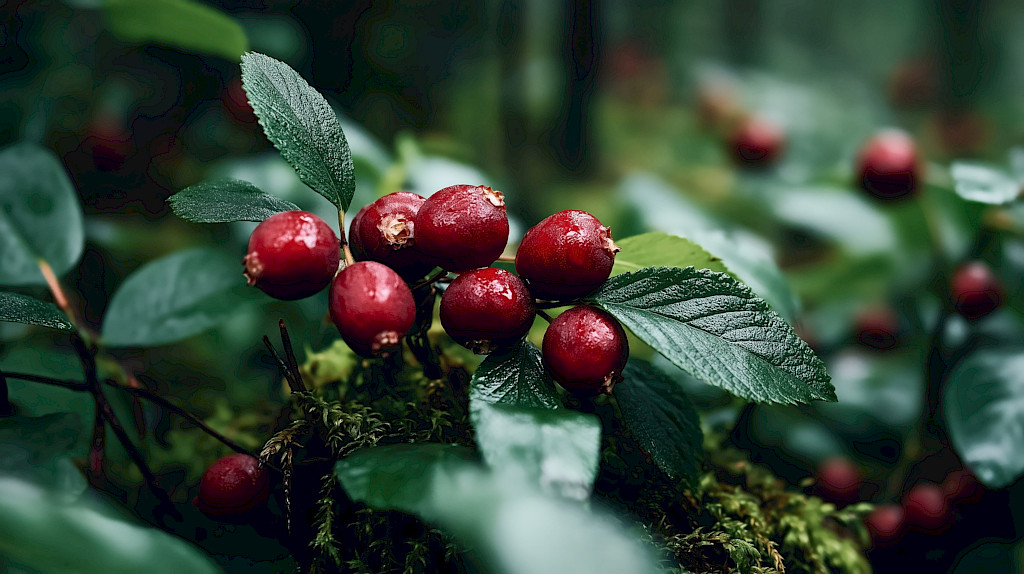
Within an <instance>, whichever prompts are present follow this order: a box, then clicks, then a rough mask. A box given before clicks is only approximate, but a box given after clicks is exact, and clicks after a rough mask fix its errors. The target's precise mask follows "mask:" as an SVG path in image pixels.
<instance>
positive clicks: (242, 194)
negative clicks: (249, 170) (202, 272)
mask: <svg viewBox="0 0 1024 574" xmlns="http://www.w3.org/2000/svg"><path fill="white" fill-rule="evenodd" d="M167 203H169V204H170V206H171V210H173V211H174V214H175V215H177V216H178V217H180V218H182V219H184V220H186V221H193V222H195V223H228V222H231V221H263V220H264V219H266V218H268V217H270V216H271V215H274V214H275V213H280V212H282V211H297V210H298V209H299V206H297V205H295V204H294V203H292V202H290V201H285V200H283V199H278V198H277V197H274V196H273V195H270V194H269V193H267V192H265V191H263V190H261V189H260V188H258V187H256V186H255V185H253V184H251V183H249V182H247V181H242V180H240V179H220V180H216V181H204V182H202V183H197V184H195V185H192V186H189V187H186V188H185V189H183V190H181V191H179V192H178V193H175V194H174V195H172V196H171V197H169V198H167Z"/></svg>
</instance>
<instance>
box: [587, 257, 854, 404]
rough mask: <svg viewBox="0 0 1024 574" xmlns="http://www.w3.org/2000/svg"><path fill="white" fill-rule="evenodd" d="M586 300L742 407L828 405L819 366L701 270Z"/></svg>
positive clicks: (623, 283) (742, 296)
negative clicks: (813, 402)
mask: <svg viewBox="0 0 1024 574" xmlns="http://www.w3.org/2000/svg"><path fill="white" fill-rule="evenodd" d="M589 299H590V300H592V301H593V302H595V303H597V304H598V305H600V306H601V307H603V308H604V309H606V310H607V311H608V312H609V313H611V314H612V315H614V316H615V317H616V318H617V319H618V320H619V321H621V322H622V324H623V325H625V326H626V327H627V328H629V329H630V330H631V331H633V333H634V334H635V335H636V336H637V337H639V338H640V339H641V340H643V341H644V342H645V343H647V344H648V345H650V346H651V347H653V348H654V349H655V350H657V351H658V352H660V353H661V354H662V355H664V356H665V357H666V358H667V359H669V360H670V361H672V363H674V364H675V365H676V366H678V367H679V368H681V369H683V370H685V371H686V372H688V373H690V374H692V375H693V376H695V377H697V378H698V379H701V380H702V381H704V382H706V383H708V384H711V385H715V386H718V387H722V388H723V389H726V390H727V391H729V392H731V393H733V394H735V395H737V396H740V397H743V398H745V399H749V400H753V401H758V402H769V403H806V402H810V401H811V400H814V399H820V400H828V401H834V400H836V395H835V389H833V388H832V385H831V384H829V376H828V373H826V372H825V365H824V364H823V363H822V362H821V360H820V359H818V357H816V356H815V355H814V351H812V350H811V348H810V347H808V346H807V343H805V342H803V341H802V340H801V339H800V338H799V337H797V336H796V334H795V333H794V332H793V329H792V328H791V327H790V326H789V325H788V324H786V322H785V321H783V320H782V318H781V317H779V316H778V314H776V313H775V312H774V311H772V310H771V309H770V308H769V307H768V304H767V303H765V302H764V300H762V299H760V298H759V297H757V296H756V295H754V293H753V292H752V291H751V290H750V288H749V287H747V286H746V285H743V284H742V283H739V282H737V281H736V280H735V279H733V278H732V277H730V276H728V275H726V274H724V273H717V272H715V271H709V270H707V269H694V268H692V267H688V268H686V269H679V268H675V267H649V268H646V269H642V270H640V271H636V272H633V273H625V274H622V275H617V276H615V277H612V278H610V279H609V280H608V281H607V282H605V284H604V285H603V286H602V287H601V288H600V289H599V290H598V291H597V292H596V293H594V294H593V295H591V296H590V297H589Z"/></svg>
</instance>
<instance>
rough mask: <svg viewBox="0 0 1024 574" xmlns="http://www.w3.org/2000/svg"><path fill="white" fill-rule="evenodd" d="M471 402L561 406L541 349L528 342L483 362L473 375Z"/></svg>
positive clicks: (492, 354) (523, 340) (525, 405)
mask: <svg viewBox="0 0 1024 574" xmlns="http://www.w3.org/2000/svg"><path fill="white" fill-rule="evenodd" d="M470 400H471V401H479V402H483V403H490V404H498V403H500V404H505V405H512V406H520V407H536V408H548V409H551V408H556V407H558V406H560V405H561V403H560V402H559V401H558V397H557V396H556V395H555V386H554V382H552V380H551V376H550V375H549V374H548V373H547V371H546V370H545V369H544V364H543V362H542V360H541V355H540V349H538V348H537V347H535V346H534V345H533V343H531V342H529V341H527V340H526V339H521V340H520V341H519V342H518V343H516V344H515V345H513V346H511V347H509V348H508V349H506V350H503V351H501V352H498V353H491V354H490V355H488V356H487V358H486V359H484V361H483V363H481V364H480V366H479V367H477V369H476V372H474V373H473V381H472V386H471V388H470Z"/></svg>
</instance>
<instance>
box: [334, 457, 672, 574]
mask: <svg viewBox="0 0 1024 574" xmlns="http://www.w3.org/2000/svg"><path fill="white" fill-rule="evenodd" d="M467 451H468V449H464V448H463V447H455V446H450V445H441V444H400V445H389V446H380V447H372V448H368V449H364V450H361V451H358V452H356V453H354V454H352V455H351V456H348V457H346V458H344V459H342V460H341V461H339V462H338V463H337V465H336V466H335V475H336V476H337V477H338V481H339V482H340V483H341V485H342V487H343V488H344V489H345V492H346V493H347V494H348V496H349V497H350V498H352V499H353V500H356V501H362V502H365V503H366V504H368V505H370V506H372V507H374V508H383V509H398V510H402V511H405V512H411V513H413V514H416V515H418V516H419V517H420V518H422V519H423V520H426V521H427V522H431V523H433V524H436V525H438V526H440V527H441V528H443V529H445V530H446V531H448V532H450V533H451V534H453V535H454V536H455V537H456V538H458V539H459V540H460V541H462V543H463V544H464V545H465V546H466V547H468V548H470V549H472V550H471V553H472V556H473V559H474V560H475V559H476V558H479V559H480V560H481V562H482V564H480V566H481V571H483V572H503V573H505V574H564V573H565V572H588V573H591V574H620V573H622V572H630V573H636V574H653V573H655V572H660V571H661V570H660V569H658V568H657V567H656V561H655V559H654V556H652V552H651V548H650V547H649V546H646V545H643V544H641V543H640V542H639V541H638V535H637V533H635V532H630V531H628V530H626V529H624V528H623V527H622V526H620V524H621V523H620V522H619V521H617V520H614V519H612V518H611V517H609V516H607V515H605V514H603V513H601V512H598V511H595V510H592V509H588V508H585V507H583V506H581V505H580V504H579V503H578V502H570V501H565V500H561V499H557V498H552V497H549V496H544V495H542V494H540V493H539V492H537V491H536V490H535V489H530V488H528V487H527V485H526V484H524V483H522V482H518V481H510V480H507V479H508V478H509V477H507V476H505V475H502V474H495V473H488V472H485V471H484V470H483V469H482V468H480V466H479V465H478V464H474V463H472V462H469V461H467V460H464V459H466V458H467V456H468V452H467Z"/></svg>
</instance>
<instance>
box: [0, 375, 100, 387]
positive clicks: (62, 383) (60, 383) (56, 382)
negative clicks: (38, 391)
mask: <svg viewBox="0 0 1024 574" xmlns="http://www.w3.org/2000/svg"><path fill="white" fill-rule="evenodd" d="M4 374H5V375H7V378H9V379H17V380H19V381H29V382H32V383H42V384H44V385H52V386H55V387H63V388H65V389H71V390H72V391H88V390H89V385H87V384H85V383H83V382H80V381H67V380H61V379H54V378H51V377H44V376H41V375H30V374H28V373H12V372H10V371H7V372H5V373H4Z"/></svg>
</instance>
